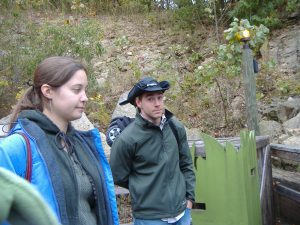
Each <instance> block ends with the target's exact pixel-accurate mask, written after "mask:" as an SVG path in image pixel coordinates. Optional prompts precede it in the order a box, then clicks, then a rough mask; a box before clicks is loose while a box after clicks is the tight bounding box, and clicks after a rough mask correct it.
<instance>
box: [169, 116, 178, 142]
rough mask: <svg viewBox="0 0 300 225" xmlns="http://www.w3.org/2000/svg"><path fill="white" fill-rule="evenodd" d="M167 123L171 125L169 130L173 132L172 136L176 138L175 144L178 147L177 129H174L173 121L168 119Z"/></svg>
mask: <svg viewBox="0 0 300 225" xmlns="http://www.w3.org/2000/svg"><path fill="white" fill-rule="evenodd" d="M169 125H170V127H171V130H172V132H173V134H174V136H175V138H176V141H177V145H178V147H179V134H178V130H177V129H176V127H175V124H174V122H173V121H172V120H169Z"/></svg>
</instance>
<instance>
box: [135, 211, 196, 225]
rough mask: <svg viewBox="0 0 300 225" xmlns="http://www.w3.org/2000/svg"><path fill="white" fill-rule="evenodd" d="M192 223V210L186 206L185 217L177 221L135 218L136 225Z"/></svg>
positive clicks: (181, 224)
mask: <svg viewBox="0 0 300 225" xmlns="http://www.w3.org/2000/svg"><path fill="white" fill-rule="evenodd" d="M190 224H191V210H190V209H188V208H186V210H185V212H184V215H183V217H181V218H180V220H178V221H177V222H175V223H168V222H165V221H162V220H160V219H158V220H143V219H134V225H190Z"/></svg>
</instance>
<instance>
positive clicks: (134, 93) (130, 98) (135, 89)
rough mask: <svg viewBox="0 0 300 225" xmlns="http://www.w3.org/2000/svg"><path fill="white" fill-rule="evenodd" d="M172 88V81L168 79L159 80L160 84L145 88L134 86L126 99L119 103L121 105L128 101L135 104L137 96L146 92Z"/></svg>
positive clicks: (163, 90)
mask: <svg viewBox="0 0 300 225" xmlns="http://www.w3.org/2000/svg"><path fill="white" fill-rule="evenodd" d="M169 88H170V83H169V82H168V81H161V82H159V85H158V86H150V87H146V88H144V89H140V88H139V87H138V86H134V87H133V88H132V89H131V91H130V92H129V94H128V97H127V99H126V100H124V101H122V102H120V103H119V105H126V104H128V103H130V104H132V105H134V100H135V98H136V97H138V96H140V95H142V94H143V93H145V92H159V91H162V92H165V91H166V90H168V89H169Z"/></svg>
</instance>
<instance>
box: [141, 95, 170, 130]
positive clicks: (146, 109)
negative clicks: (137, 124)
mask: <svg viewBox="0 0 300 225" xmlns="http://www.w3.org/2000/svg"><path fill="white" fill-rule="evenodd" d="M136 105H137V107H138V108H139V109H140V111H141V115H142V116H143V117H144V118H145V119H147V120H150V121H152V122H153V123H154V124H156V125H159V123H160V120H161V116H162V114H163V113H164V112H165V106H164V95H163V92H161V91H160V92H146V93H144V94H142V95H141V96H139V97H137V98H136Z"/></svg>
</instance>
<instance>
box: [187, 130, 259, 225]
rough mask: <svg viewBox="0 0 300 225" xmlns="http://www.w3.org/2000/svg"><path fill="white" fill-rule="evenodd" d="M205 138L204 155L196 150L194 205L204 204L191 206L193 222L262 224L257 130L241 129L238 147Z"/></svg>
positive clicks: (239, 224)
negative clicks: (197, 155)
mask: <svg viewBox="0 0 300 225" xmlns="http://www.w3.org/2000/svg"><path fill="white" fill-rule="evenodd" d="M202 139H203V142H204V145H205V158H203V157H201V156H199V157H195V155H194V154H193V158H194V166H195V173H196V190H195V192H196V204H195V207H196V208H197V206H200V207H199V208H202V209H193V210H192V220H193V225H202V224H203V225H262V216H261V207H260V199H259V174H258V166H257V155H256V139H255V135H254V132H253V131H251V132H247V131H243V132H241V135H240V146H238V147H235V146H233V145H232V144H231V143H229V142H225V144H220V143H219V142H218V141H217V140H216V139H214V138H212V137H210V136H208V135H205V134H203V135H202ZM192 152H193V153H194V152H195V149H193V148H192Z"/></svg>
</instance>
